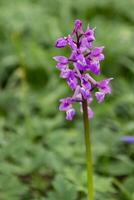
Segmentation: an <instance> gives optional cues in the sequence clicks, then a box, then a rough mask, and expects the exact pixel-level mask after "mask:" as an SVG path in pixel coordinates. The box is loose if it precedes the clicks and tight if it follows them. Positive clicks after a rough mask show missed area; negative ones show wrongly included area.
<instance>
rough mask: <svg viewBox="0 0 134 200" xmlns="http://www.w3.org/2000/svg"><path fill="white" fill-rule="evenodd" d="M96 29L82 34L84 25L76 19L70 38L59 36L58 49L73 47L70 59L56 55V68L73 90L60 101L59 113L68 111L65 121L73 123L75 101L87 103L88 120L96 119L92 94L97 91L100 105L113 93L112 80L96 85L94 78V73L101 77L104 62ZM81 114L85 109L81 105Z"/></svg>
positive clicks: (56, 44)
mask: <svg viewBox="0 0 134 200" xmlns="http://www.w3.org/2000/svg"><path fill="white" fill-rule="evenodd" d="M94 32H95V29H91V28H90V27H89V26H87V29H86V31H85V32H84V31H83V28H82V22H81V21H80V20H78V19H77V20H76V21H75V23H74V27H73V31H72V33H71V34H70V35H68V36H67V37H60V38H59V39H57V40H56V42H55V47H56V48H63V47H65V46H68V47H69V48H70V51H71V52H70V56H69V57H65V56H55V57H53V58H54V60H55V61H56V62H57V65H56V68H57V69H58V70H59V71H60V77H61V78H63V79H66V82H67V84H68V86H69V87H70V89H71V90H72V91H74V94H73V95H72V96H71V97H67V98H64V99H61V100H60V106H59V109H60V111H65V112H66V119H67V120H72V119H73V117H74V115H75V109H74V108H73V104H74V103H75V102H79V103H80V104H81V103H82V101H83V100H86V101H87V102H88V117H89V119H90V118H92V116H93V111H92V110H91V108H90V104H91V102H92V99H93V94H92V93H93V91H94V89H95V88H96V89H97V91H96V92H95V95H94V96H95V98H96V99H97V101H98V103H101V102H103V100H104V98H105V95H106V94H110V93H111V88H110V86H109V83H110V81H111V80H112V79H113V78H108V79H104V80H101V81H99V82H97V81H96V80H95V79H93V78H92V74H94V75H96V76H98V75H100V72H101V71H100V62H101V61H103V60H104V54H103V49H104V47H103V46H101V47H94V46H93V41H94V40H95V36H94ZM80 111H81V112H83V111H82V107H81V106H80Z"/></svg>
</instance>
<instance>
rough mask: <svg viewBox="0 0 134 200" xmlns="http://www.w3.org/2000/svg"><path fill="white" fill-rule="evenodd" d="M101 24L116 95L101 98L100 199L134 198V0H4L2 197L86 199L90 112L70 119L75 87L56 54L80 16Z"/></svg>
mask: <svg viewBox="0 0 134 200" xmlns="http://www.w3.org/2000/svg"><path fill="white" fill-rule="evenodd" d="M77 18H79V19H81V20H82V21H83V26H84V28H86V25H87V24H88V23H89V24H90V25H91V27H95V26H96V27H97V30H96V44H97V45H100V46H101V45H104V46H105V50H104V53H105V57H106V59H105V61H103V63H102V64H101V68H102V75H101V76H100V77H99V78H98V79H101V78H104V77H114V80H113V81H112V84H111V85H112V89H113V93H112V95H110V96H108V97H107V98H106V100H105V102H104V103H102V104H100V105H98V104H97V102H96V101H94V103H93V105H92V108H93V110H94V118H93V119H92V120H91V122H90V126H91V130H92V151H93V162H94V183H95V200H133V199H134V162H133V160H134V144H124V143H122V142H121V141H120V138H121V137H122V136H123V135H133V134H134V0H99V1H98V0H74V1H72V0H49V1H48V0H0V200H86V169H85V147H84V137H83V126H82V116H81V115H80V113H79V112H77V115H76V116H75V119H74V120H73V122H67V121H65V116H64V113H61V112H59V110H58V104H59V103H58V101H59V99H60V98H63V97H66V96H67V95H68V94H70V91H69V89H68V87H67V85H66V83H65V81H64V80H61V79H60V78H59V72H58V70H56V68H55V62H54V61H53V60H52V57H53V56H55V55H60V54H61V55H66V54H67V51H66V50H58V49H55V48H54V41H55V40H56V39H57V38H58V37H61V36H65V35H68V34H69V33H70V31H71V30H72V27H73V23H74V20H75V19H77Z"/></svg>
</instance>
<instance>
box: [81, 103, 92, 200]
mask: <svg viewBox="0 0 134 200" xmlns="http://www.w3.org/2000/svg"><path fill="white" fill-rule="evenodd" d="M82 108H83V123H84V133H85V145H86V161H87V179H88V180H87V181H88V200H94V189H93V166H92V155H91V138H90V130H89V121H88V110H87V101H86V100H83V102H82Z"/></svg>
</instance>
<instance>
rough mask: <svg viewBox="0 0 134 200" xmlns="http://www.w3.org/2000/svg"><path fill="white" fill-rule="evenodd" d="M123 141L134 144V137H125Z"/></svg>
mask: <svg viewBox="0 0 134 200" xmlns="http://www.w3.org/2000/svg"><path fill="white" fill-rule="evenodd" d="M121 140H122V141H123V142H128V143H134V136H123V137H122V138H121Z"/></svg>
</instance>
